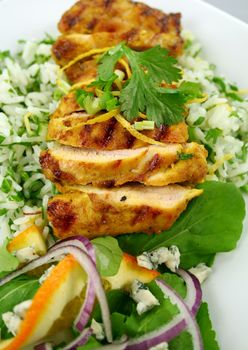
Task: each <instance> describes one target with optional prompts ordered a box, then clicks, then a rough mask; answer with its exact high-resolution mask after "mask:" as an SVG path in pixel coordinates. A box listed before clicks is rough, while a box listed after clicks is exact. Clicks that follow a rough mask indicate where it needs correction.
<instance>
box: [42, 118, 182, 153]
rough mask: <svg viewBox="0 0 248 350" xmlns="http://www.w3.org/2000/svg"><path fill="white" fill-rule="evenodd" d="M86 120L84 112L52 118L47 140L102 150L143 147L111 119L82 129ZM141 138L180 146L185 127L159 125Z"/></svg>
mask: <svg viewBox="0 0 248 350" xmlns="http://www.w3.org/2000/svg"><path fill="white" fill-rule="evenodd" d="M90 118H92V116H91V117H90ZM88 119H89V116H88V115H86V114H85V113H84V112H77V113H72V114H70V115H68V116H65V117H63V118H52V119H51V120H50V122H49V124H48V132H47V139H48V140H54V141H58V142H59V143H61V144H63V145H68V146H73V147H85V148H94V149H102V150H116V149H124V148H138V147H143V146H145V145H146V143H145V142H143V141H141V140H138V139H137V138H135V137H134V136H132V135H131V134H130V133H129V132H128V131H127V130H126V129H125V128H124V127H123V126H122V125H121V124H120V123H119V122H117V120H116V119H115V118H111V119H109V120H107V121H105V122H101V123H95V124H91V125H83V124H82V123H85V122H86V121H87V120H88ZM142 134H144V135H146V136H148V137H150V138H152V139H154V140H157V141H160V142H163V143H183V142H186V141H187V139H188V130H187V125H186V124H185V123H184V122H181V123H178V124H175V125H170V126H166V125H162V126H160V127H159V128H155V129H154V130H146V131H142Z"/></svg>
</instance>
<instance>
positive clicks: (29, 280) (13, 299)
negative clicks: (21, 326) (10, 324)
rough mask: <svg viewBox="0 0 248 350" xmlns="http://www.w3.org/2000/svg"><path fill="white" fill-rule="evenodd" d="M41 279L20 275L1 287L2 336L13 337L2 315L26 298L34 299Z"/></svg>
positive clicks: (0, 319)
mask: <svg viewBox="0 0 248 350" xmlns="http://www.w3.org/2000/svg"><path fill="white" fill-rule="evenodd" d="M39 286H40V285H39V281H38V279H36V278H33V277H29V276H20V277H18V278H16V279H14V280H12V281H10V282H8V283H6V284H5V285H3V286H1V287H0V330H1V338H2V339H8V338H9V337H11V334H9V332H8V330H7V328H6V326H5V324H4V322H3V320H2V315H3V314H4V313H5V312H7V311H12V310H13V308H14V307H15V306H16V305H17V304H20V303H21V302H23V301H25V300H29V299H32V298H33V296H34V294H35V293H36V291H37V290H38V288H39Z"/></svg>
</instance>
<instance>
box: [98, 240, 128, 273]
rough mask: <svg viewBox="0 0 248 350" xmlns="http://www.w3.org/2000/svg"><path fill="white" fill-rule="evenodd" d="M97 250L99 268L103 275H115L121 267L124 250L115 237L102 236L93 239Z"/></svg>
mask: <svg viewBox="0 0 248 350" xmlns="http://www.w3.org/2000/svg"><path fill="white" fill-rule="evenodd" d="M92 243H93V244H94V247H95V250H96V257H97V268H98V270H99V272H100V274H101V275H102V276H113V275H115V274H116V273H117V272H118V270H119V267H120V263H121V259H122V251H121V249H120V247H119V245H118V241H117V240H116V239H115V238H113V237H110V236H108V237H100V238H95V239H93V240H92Z"/></svg>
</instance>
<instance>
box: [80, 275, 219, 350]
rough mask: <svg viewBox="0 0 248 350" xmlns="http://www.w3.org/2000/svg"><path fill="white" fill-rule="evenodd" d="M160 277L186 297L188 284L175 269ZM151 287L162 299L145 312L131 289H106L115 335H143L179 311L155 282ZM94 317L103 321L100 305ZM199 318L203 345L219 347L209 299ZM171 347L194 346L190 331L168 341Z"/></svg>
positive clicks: (212, 349)
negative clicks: (133, 298) (127, 291)
mask: <svg viewBox="0 0 248 350" xmlns="http://www.w3.org/2000/svg"><path fill="white" fill-rule="evenodd" d="M159 278H160V279H163V280H164V281H165V282H166V283H167V284H169V285H170V286H171V287H172V288H174V289H175V291H176V292H177V293H178V294H179V295H180V296H181V297H182V298H185V296H186V286H185V283H184V281H183V280H182V279H181V278H180V277H179V276H177V275H176V274H172V273H164V274H162V275H161V276H160V277H159ZM148 288H149V289H150V291H151V292H152V294H153V295H154V296H155V297H156V298H157V299H158V300H159V302H160V305H159V306H155V307H154V308H153V309H152V310H150V311H147V312H145V313H144V314H142V315H138V314H137V311H136V303H135V302H134V301H133V300H132V299H131V298H130V297H129V295H128V293H126V292H124V291H121V290H113V291H110V292H108V293H107V298H108V303H109V307H110V312H111V320H112V325H113V335H114V339H120V338H121V337H122V336H123V335H127V336H128V337H130V338H134V337H137V336H142V335H144V334H146V333H147V332H150V331H152V330H155V329H159V328H160V327H161V326H162V325H164V324H166V323H167V322H168V321H169V320H171V319H172V318H173V317H174V316H175V315H177V314H178V309H177V307H176V306H175V305H173V304H171V302H170V301H169V299H168V298H165V297H164V294H163V293H162V292H161V290H160V289H159V287H158V286H157V285H156V283H155V282H150V283H149V284H148ZM93 318H94V319H96V320H97V321H98V322H101V312H100V308H99V306H98V305H97V306H96V308H95V310H94V314H93ZM196 320H197V322H198V324H199V327H200V330H201V333H202V337H203V342H204V348H205V349H206V350H219V347H218V344H217V342H216V340H215V332H214V331H213V330H212V324H211V321H210V319H209V314H208V308H207V304H206V303H203V304H202V305H201V307H200V309H199V311H198V314H197V317H196ZM98 346H99V345H98ZM86 349H88V348H86V347H85V346H83V347H81V348H80V350H86ZM89 349H90V348H89ZM169 349H172V350H193V345H192V340H191V335H190V334H189V333H188V332H187V331H184V332H182V333H181V334H180V335H179V336H178V337H176V338H175V339H173V341H171V342H170V343H169Z"/></svg>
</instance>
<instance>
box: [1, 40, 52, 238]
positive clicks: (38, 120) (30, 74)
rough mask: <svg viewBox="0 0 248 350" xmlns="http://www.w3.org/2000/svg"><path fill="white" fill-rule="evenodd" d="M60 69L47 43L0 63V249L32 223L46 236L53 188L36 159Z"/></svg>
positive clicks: (29, 47)
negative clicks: (8, 239)
mask: <svg viewBox="0 0 248 350" xmlns="http://www.w3.org/2000/svg"><path fill="white" fill-rule="evenodd" d="M0 57H1V55H0ZM58 69H59V68H58V66H57V65H56V64H55V63H54V62H53V60H52V59H51V45H50V44H47V43H46V42H45V43H44V42H26V43H23V44H22V46H20V51H19V53H17V54H15V55H14V56H11V55H8V54H7V55H6V57H5V58H4V59H0V142H1V143H0V227H1V233H0V244H1V243H2V242H3V241H4V239H5V238H6V237H10V236H12V235H16V234H18V233H19V232H21V231H22V230H24V229H26V228H27V227H29V226H30V225H32V224H36V225H38V226H40V227H42V228H43V231H44V235H45V236H47V234H48V231H49V229H48V227H47V226H46V225H47V222H46V215H44V213H45V211H46V208H47V202H48V199H49V197H50V196H51V195H52V194H53V193H54V192H55V188H54V186H53V184H52V183H51V182H50V181H48V180H46V178H45V177H44V175H43V174H42V173H41V169H40V164H39V154H40V151H41V150H42V149H45V148H47V143H46V141H45V137H46V132H47V123H48V116H49V114H51V113H52V112H53V111H54V110H55V108H56V106H57V101H55V99H54V91H55V89H57V88H56V78H57V74H58ZM27 113H29V114H27ZM23 143H24V144H23Z"/></svg>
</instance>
